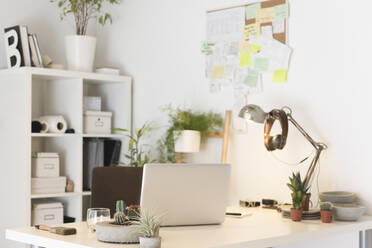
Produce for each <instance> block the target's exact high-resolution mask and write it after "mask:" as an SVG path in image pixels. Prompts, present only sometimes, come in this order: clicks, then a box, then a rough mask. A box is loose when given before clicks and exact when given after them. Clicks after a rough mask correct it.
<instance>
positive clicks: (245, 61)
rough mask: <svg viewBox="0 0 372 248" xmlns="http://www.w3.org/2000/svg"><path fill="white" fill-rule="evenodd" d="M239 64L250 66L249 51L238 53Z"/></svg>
mask: <svg viewBox="0 0 372 248" xmlns="http://www.w3.org/2000/svg"><path fill="white" fill-rule="evenodd" d="M240 66H251V53H250V52H248V53H241V54H240Z"/></svg>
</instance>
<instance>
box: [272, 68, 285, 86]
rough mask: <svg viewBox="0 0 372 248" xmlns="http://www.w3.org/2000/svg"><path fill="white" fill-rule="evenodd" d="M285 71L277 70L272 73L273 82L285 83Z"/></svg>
mask: <svg viewBox="0 0 372 248" xmlns="http://www.w3.org/2000/svg"><path fill="white" fill-rule="evenodd" d="M287 72H288V70H287V69H278V70H275V71H274V76H273V82H275V83H284V82H287Z"/></svg>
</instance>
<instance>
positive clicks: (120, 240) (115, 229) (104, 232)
mask: <svg viewBox="0 0 372 248" xmlns="http://www.w3.org/2000/svg"><path fill="white" fill-rule="evenodd" d="M96 234H97V239H98V241H102V242H107V243H117V244H138V243H139V234H138V233H137V231H136V228H135V226H130V225H128V226H123V225H116V224H114V223H113V222H101V223H97V225H96Z"/></svg>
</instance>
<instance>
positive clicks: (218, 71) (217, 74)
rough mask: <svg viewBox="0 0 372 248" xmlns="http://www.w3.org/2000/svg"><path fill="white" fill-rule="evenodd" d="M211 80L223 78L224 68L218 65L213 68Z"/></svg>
mask: <svg viewBox="0 0 372 248" xmlns="http://www.w3.org/2000/svg"><path fill="white" fill-rule="evenodd" d="M211 78H225V66H223V65H218V66H215V67H213V70H212V75H211Z"/></svg>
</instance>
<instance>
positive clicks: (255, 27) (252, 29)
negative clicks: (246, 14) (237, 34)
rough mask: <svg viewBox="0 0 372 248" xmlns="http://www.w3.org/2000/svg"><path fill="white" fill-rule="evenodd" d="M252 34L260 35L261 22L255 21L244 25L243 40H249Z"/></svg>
mask: <svg viewBox="0 0 372 248" xmlns="http://www.w3.org/2000/svg"><path fill="white" fill-rule="evenodd" d="M250 36H260V24H259V23H253V24H248V25H245V26H244V27H243V40H245V41H248V40H249V37H250Z"/></svg>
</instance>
